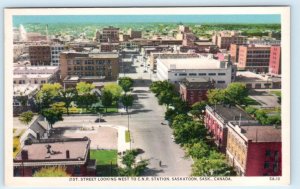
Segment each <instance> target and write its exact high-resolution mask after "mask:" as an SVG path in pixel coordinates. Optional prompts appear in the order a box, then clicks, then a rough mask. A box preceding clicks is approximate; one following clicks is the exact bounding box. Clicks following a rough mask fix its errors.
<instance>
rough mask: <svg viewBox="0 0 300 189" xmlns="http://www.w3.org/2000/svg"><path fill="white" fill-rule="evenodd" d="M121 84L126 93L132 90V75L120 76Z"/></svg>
mask: <svg viewBox="0 0 300 189" xmlns="http://www.w3.org/2000/svg"><path fill="white" fill-rule="evenodd" d="M119 85H120V86H121V87H122V89H123V90H124V92H125V94H126V93H127V92H129V91H130V89H131V88H132V86H133V79H131V78H130V77H120V78H119Z"/></svg>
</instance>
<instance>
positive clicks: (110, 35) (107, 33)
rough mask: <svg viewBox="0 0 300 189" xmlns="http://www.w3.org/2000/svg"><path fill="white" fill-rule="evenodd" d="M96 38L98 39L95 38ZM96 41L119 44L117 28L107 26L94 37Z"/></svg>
mask: <svg viewBox="0 0 300 189" xmlns="http://www.w3.org/2000/svg"><path fill="white" fill-rule="evenodd" d="M97 37H98V38H97ZM96 40H97V41H99V42H101V43H107V42H110V43H118V42H119V28H115V27H112V26H109V27H107V28H103V29H102V32H101V33H100V34H97V35H96Z"/></svg>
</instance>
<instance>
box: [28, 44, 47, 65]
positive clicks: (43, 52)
mask: <svg viewBox="0 0 300 189" xmlns="http://www.w3.org/2000/svg"><path fill="white" fill-rule="evenodd" d="M29 59H30V63H31V65H32V66H50V65H51V50H50V45H29Z"/></svg>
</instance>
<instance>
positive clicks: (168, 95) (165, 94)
mask: <svg viewBox="0 0 300 189" xmlns="http://www.w3.org/2000/svg"><path fill="white" fill-rule="evenodd" d="M173 97H174V94H173V93H172V92H169V91H162V92H161V93H160V94H159V95H158V103H159V104H160V105H163V104H164V105H166V106H167V109H168V108H169V106H170V104H172V101H173Z"/></svg>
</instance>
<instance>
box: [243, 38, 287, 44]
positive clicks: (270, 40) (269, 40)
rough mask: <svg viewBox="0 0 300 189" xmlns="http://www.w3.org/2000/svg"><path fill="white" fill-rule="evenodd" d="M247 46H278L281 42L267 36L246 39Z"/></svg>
mask: <svg viewBox="0 0 300 189" xmlns="http://www.w3.org/2000/svg"><path fill="white" fill-rule="evenodd" d="M247 43H248V44H250V45H251V44H253V45H280V44H281V40H279V39H275V38H271V37H268V36H263V37H252V38H248V41H247Z"/></svg>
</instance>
